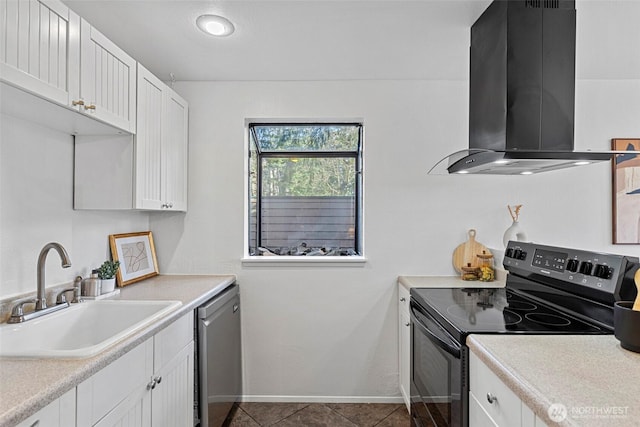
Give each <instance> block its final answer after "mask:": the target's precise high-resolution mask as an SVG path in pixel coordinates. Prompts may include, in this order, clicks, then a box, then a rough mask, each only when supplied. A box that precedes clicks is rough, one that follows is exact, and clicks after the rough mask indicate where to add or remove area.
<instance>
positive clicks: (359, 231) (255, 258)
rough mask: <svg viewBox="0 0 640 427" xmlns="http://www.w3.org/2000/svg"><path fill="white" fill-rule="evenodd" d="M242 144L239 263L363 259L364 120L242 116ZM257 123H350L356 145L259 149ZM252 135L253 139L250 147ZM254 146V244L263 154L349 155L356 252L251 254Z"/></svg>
mask: <svg viewBox="0 0 640 427" xmlns="http://www.w3.org/2000/svg"><path fill="white" fill-rule="evenodd" d="M245 125H246V126H245V127H246V132H245V135H246V144H245V153H246V156H245V159H246V163H245V175H244V180H245V189H246V194H245V203H246V205H245V223H244V227H245V239H244V257H243V258H242V261H243V263H252V262H255V263H259V264H263V265H264V264H271V263H273V264H278V265H282V264H284V263H292V264H296V265H298V264H300V263H308V264H326V263H331V264H334V265H336V266H339V265H348V264H353V263H363V262H364V261H365V260H366V259H365V256H364V233H363V230H364V120H344V121H343V120H331V121H317V120H302V121H279V120H266V119H261V120H246V121H245ZM259 126H281V127H286V126H291V127H295V126H353V127H357V129H358V145H357V148H356V149H355V150H348V151H326V150H317V151H310V150H308V151H306V150H268V151H260V146H259V144H258V137H257V135H256V132H255V128H256V127H259ZM252 139H253V140H254V141H255V144H254V147H255V148H252V144H253V142H252ZM253 150H255V151H256V152H257V153H258V159H256V166H257V168H256V174H257V176H256V192H257V194H256V196H257V198H256V206H255V207H256V212H257V214H256V215H257V216H256V230H255V234H256V236H255V239H256V240H255V241H256V247H259V246H260V243H261V232H260V227H261V216H260V212H261V199H262V181H263V179H262V172H263V171H262V169H263V168H262V165H261V160H262V159H263V158H267V159H268V158H292V157H297V158H351V159H354V168H355V171H354V175H355V189H354V209H355V218H354V250H355V252H356V254H357V255H343V256H315V257H307V256H301V255H300V256H296V255H278V256H261V255H251V254H250V252H249V250H250V241H251V227H250V224H251V223H250V221H251V218H250V209H251V177H250V174H251V162H252V158H251V153H252V151H253Z"/></svg>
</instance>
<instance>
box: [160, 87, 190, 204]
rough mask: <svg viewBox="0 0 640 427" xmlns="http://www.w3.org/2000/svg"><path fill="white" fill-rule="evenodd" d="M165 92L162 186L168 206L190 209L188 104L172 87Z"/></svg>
mask: <svg viewBox="0 0 640 427" xmlns="http://www.w3.org/2000/svg"><path fill="white" fill-rule="evenodd" d="M166 89H167V90H166V91H165V93H164V107H165V115H164V123H163V125H164V135H163V138H162V153H163V157H162V165H163V171H164V173H163V176H162V186H163V189H164V200H165V205H166V206H165V209H170V210H176V211H186V210H187V171H188V170H187V166H188V148H189V146H188V141H189V130H188V124H189V105H188V104H187V102H186V101H185V100H184V99H182V98H181V97H180V96H179V95H178V94H177V93H175V92H174V91H173V90H172V89H170V88H166Z"/></svg>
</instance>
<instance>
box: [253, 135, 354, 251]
mask: <svg viewBox="0 0 640 427" xmlns="http://www.w3.org/2000/svg"><path fill="white" fill-rule="evenodd" d="M249 145H250V146H249V242H248V244H249V255H251V256H265V255H288V256H354V255H362V239H361V233H362V125H361V124H359V123H321V124H318V123H313V124H311V123H296V124H281V123H276V124H265V123H253V124H250V125H249Z"/></svg>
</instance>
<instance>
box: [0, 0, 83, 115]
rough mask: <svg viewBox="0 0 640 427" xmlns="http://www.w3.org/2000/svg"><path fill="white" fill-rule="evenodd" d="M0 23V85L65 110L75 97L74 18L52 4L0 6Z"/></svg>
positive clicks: (3, 1)
mask: <svg viewBox="0 0 640 427" xmlns="http://www.w3.org/2000/svg"><path fill="white" fill-rule="evenodd" d="M0 17H2V19H3V25H2V26H0V80H2V81H5V82H7V83H10V84H12V85H14V86H17V87H20V88H21V89H24V90H26V91H28V92H31V93H33V94H35V95H38V96H40V97H42V98H46V99H48V100H51V101H54V102H56V103H59V104H63V105H69V104H70V103H71V97H72V95H71V94H70V92H71V91H72V90H75V92H76V93H77V77H78V67H79V58H80V56H79V34H78V29H79V22H80V18H79V17H78V15H76V14H75V13H73V12H72V11H70V10H69V8H67V7H66V6H65V5H64V4H63V3H62V2H60V1H58V0H0ZM5 23H6V25H4V24H5ZM74 83H75V85H76V86H75V87H74Z"/></svg>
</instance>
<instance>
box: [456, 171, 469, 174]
mask: <svg viewBox="0 0 640 427" xmlns="http://www.w3.org/2000/svg"><path fill="white" fill-rule="evenodd" d="M458 173H460V174H465V173H469V171H459V172H458Z"/></svg>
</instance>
